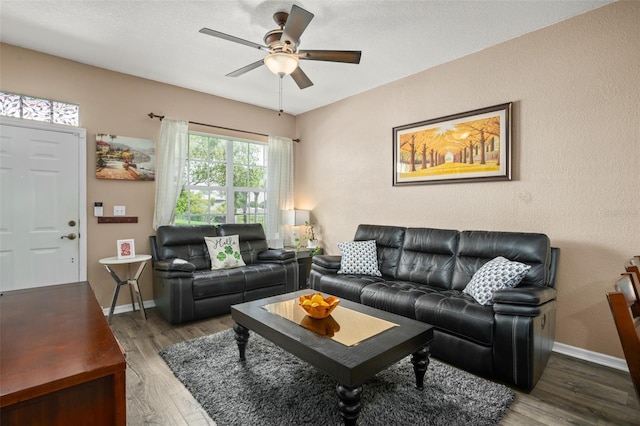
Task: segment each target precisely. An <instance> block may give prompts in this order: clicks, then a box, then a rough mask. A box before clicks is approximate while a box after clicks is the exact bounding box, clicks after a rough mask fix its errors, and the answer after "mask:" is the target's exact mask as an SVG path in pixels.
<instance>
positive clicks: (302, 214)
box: [284, 210, 309, 226]
mask: <svg viewBox="0 0 640 426" xmlns="http://www.w3.org/2000/svg"><path fill="white" fill-rule="evenodd" d="M308 221H309V210H286V211H285V212H284V223H285V224H286V225H291V226H302V225H304V224H305V222H308Z"/></svg>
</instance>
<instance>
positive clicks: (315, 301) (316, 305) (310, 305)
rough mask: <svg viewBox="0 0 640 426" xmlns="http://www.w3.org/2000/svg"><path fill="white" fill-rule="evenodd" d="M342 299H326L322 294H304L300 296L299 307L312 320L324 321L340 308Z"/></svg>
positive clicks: (333, 297) (332, 297)
mask: <svg viewBox="0 0 640 426" xmlns="http://www.w3.org/2000/svg"><path fill="white" fill-rule="evenodd" d="M339 303H340V299H338V298H337V297H335V296H329V297H327V298H326V299H325V298H324V297H322V294H320V293H312V294H304V295H302V296H300V298H299V300H298V305H300V306H301V307H302V309H304V311H305V312H306V313H307V315H309V316H310V317H311V318H316V319H323V318H326V317H328V316H329V315H331V312H333V311H334V309H336V308H337V307H338V304H339Z"/></svg>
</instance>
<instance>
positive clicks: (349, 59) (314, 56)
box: [298, 50, 362, 64]
mask: <svg viewBox="0 0 640 426" xmlns="http://www.w3.org/2000/svg"><path fill="white" fill-rule="evenodd" d="M298 54H299V57H300V59H305V60H307V61H328V62H346V63H349V64H359V63H360V56H362V52H361V51H359V50H299V51H298Z"/></svg>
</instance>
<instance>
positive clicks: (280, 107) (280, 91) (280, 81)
mask: <svg viewBox="0 0 640 426" xmlns="http://www.w3.org/2000/svg"><path fill="white" fill-rule="evenodd" d="M283 77H284V76H283V75H281V76H280V78H279V79H278V80H279V83H280V90H279V95H280V103H279V104H278V107H279V109H280V112H279V113H278V115H282V80H283Z"/></svg>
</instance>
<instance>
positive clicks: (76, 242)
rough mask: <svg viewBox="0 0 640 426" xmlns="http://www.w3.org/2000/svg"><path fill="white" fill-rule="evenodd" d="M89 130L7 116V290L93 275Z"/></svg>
mask: <svg viewBox="0 0 640 426" xmlns="http://www.w3.org/2000/svg"><path fill="white" fill-rule="evenodd" d="M85 176H86V132H85V130H84V129H78V128H73V127H68V126H59V125H51V124H43V123H37V122H29V121H26V120H11V119H2V120H1V121H0V290H1V291H7V290H14V289H19V288H28V287H39V286H44V285H52V284H62V283H68V282H77V281H85V280H86V242H85V234H86V224H85V223H84V221H85V220H86V206H85V204H86V196H85V191H86V189H85V188H86V185H85V182H84V181H85Z"/></svg>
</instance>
